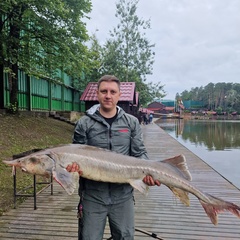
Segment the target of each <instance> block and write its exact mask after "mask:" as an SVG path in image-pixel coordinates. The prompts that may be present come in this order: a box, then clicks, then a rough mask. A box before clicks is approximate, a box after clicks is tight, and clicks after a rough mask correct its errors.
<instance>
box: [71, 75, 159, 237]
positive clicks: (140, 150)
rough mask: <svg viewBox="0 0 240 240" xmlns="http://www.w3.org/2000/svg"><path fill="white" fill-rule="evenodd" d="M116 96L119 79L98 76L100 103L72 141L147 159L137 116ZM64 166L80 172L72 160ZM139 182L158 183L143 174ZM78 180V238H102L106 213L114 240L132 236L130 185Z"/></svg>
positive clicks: (131, 189)
mask: <svg viewBox="0 0 240 240" xmlns="http://www.w3.org/2000/svg"><path fill="white" fill-rule="evenodd" d="M120 96H121V92H120V81H119V80H118V79H117V78H116V77H115V76H111V75H105V76H103V77H102V78H100V80H99V81H98V86H97V97H98V101H99V103H100V104H98V105H94V106H93V107H92V108H90V109H89V110H88V111H87V112H86V115H85V116H83V117H82V118H81V119H80V120H79V121H78V122H77V124H76V127H75V131H74V136H73V143H77V144H87V145H92V146H97V147H101V148H106V149H109V150H111V151H115V152H118V153H121V154H124V155H130V156H134V157H138V158H143V159H148V156H147V151H146V149H145V146H144V143H143V139H142V132H141V128H140V125H139V122H138V119H137V118H135V117H134V116H132V115H130V114H127V113H126V112H125V111H124V110H123V109H122V108H120V107H119V106H117V103H118V101H119V98H120ZM67 170H68V171H69V172H76V171H77V172H79V174H80V175H81V166H78V165H77V164H75V163H74V164H72V165H68V167H67ZM143 182H144V183H146V184H147V185H149V186H153V185H155V184H156V185H158V186H160V182H159V181H158V180H156V181H155V182H154V180H153V178H152V177H151V176H146V177H144V179H143ZM79 184H80V188H79V194H80V204H79V217H80V218H79V239H81V240H87V239H89V240H100V239H102V238H103V233H104V229H105V224H106V219H107V217H108V220H109V226H110V230H111V234H112V237H113V239H114V240H120V239H125V240H132V239H134V228H135V227H134V197H133V188H132V186H130V185H129V184H117V183H108V182H97V181H93V180H88V179H85V178H80V181H79Z"/></svg>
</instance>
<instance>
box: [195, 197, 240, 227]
mask: <svg viewBox="0 0 240 240" xmlns="http://www.w3.org/2000/svg"><path fill="white" fill-rule="evenodd" d="M205 195H207V197H208V198H209V202H204V201H202V200H199V201H200V203H201V204H202V206H203V208H204V210H205V212H206V213H207V215H208V217H209V218H210V219H211V222H212V223H213V224H214V225H217V224H218V216H217V215H218V213H221V212H224V211H229V212H231V213H232V214H234V215H236V216H237V217H239V218H240V207H239V206H237V205H236V204H234V203H231V202H227V201H224V200H223V199H220V198H217V197H214V196H212V195H210V194H205Z"/></svg>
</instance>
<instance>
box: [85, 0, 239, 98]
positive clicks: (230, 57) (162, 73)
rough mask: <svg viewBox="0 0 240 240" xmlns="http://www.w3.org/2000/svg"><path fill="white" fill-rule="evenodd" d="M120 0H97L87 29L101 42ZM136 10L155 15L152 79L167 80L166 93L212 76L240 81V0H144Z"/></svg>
mask: <svg viewBox="0 0 240 240" xmlns="http://www.w3.org/2000/svg"><path fill="white" fill-rule="evenodd" d="M116 2H118V1H116V0H104V1H103V0H101V1H100V0H92V4H93V10H92V12H91V14H90V17H91V20H90V21H88V22H87V29H88V30H89V34H92V33H96V36H97V38H98V40H99V41H100V43H101V44H103V43H105V40H106V39H107V38H108V36H109V31H110V30H112V29H113V28H114V27H115V26H116V25H117V23H118V18H116V17H115V13H116ZM137 15H138V17H140V18H142V19H144V20H148V19H150V20H151V29H150V30H148V31H147V32H146V34H147V38H148V40H150V42H151V43H154V44H156V46H155V49H154V50H155V53H156V55H155V63H154V66H153V74H152V75H149V76H148V77H147V81H152V82H161V84H162V85H165V87H164V90H165V91H166V92H167V96H166V97H165V99H174V98H175V95H176V93H177V92H178V93H181V92H183V91H184V90H190V89H191V88H192V87H200V86H206V85H207V84H208V83H210V82H213V83H217V82H233V83H240V0H139V3H138V10H137ZM96 30H97V31H96Z"/></svg>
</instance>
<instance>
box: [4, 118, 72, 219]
mask: <svg viewBox="0 0 240 240" xmlns="http://www.w3.org/2000/svg"><path fill="white" fill-rule="evenodd" d="M73 130H74V126H73V125H71V124H68V123H65V122H63V121H59V120H55V119H52V118H46V117H45V118H41V117H33V116H21V115H19V116H15V115H5V114H4V115H1V114H0V216H1V215H2V213H3V212H5V211H8V210H9V209H10V208H12V207H13V177H12V169H11V167H9V166H6V164H4V163H2V160H6V159H9V158H11V157H12V156H13V155H15V154H19V153H22V152H25V151H29V150H32V149H43V148H47V147H50V146H56V145H59V144H65V143H71V141H72V134H73ZM32 183H33V177H32V176H31V175H29V174H26V173H23V172H22V171H21V170H19V169H18V170H17V190H18V191H19V190H22V189H24V188H25V187H26V186H29V185H31V184H32ZM21 201H23V199H19V200H18V202H21Z"/></svg>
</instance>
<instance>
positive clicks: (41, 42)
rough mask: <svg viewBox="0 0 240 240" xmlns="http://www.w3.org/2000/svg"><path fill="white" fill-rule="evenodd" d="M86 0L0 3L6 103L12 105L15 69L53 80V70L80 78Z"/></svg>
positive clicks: (88, 4) (88, 5)
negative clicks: (7, 89)
mask: <svg viewBox="0 0 240 240" xmlns="http://www.w3.org/2000/svg"><path fill="white" fill-rule="evenodd" d="M90 10H91V2H90V0H54V1H53V0H50V1H43V0H18V1H9V0H2V1H1V3H0V15H1V19H2V20H1V22H0V23H1V25H0V41H1V47H0V51H1V52H0V64H1V65H3V66H4V68H5V71H8V73H9V86H10V103H11V105H14V106H15V105H16V106H17V103H18V100H17V91H18V69H21V70H23V71H25V72H26V73H28V74H34V75H37V76H47V77H56V74H55V73H56V71H57V69H60V70H62V71H64V72H66V73H68V74H71V75H74V76H75V77H80V76H81V74H82V69H84V68H87V66H85V65H84V63H85V60H86V57H87V56H88V54H87V47H86V46H85V45H84V42H85V41H86V40H87V39H88V35H87V33H86V27H85V23H84V22H82V21H81V19H83V18H84V17H86V14H87V13H88V12H90Z"/></svg>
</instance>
